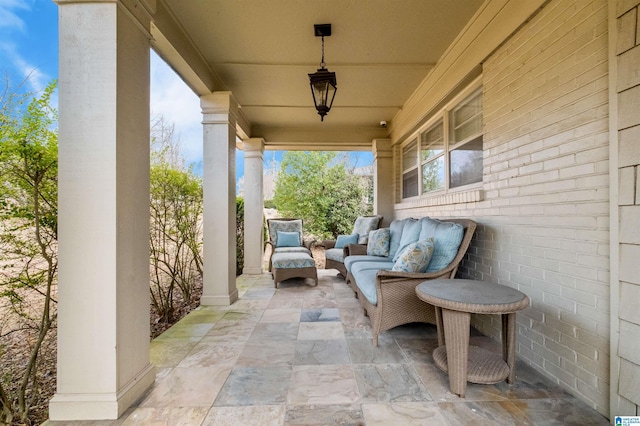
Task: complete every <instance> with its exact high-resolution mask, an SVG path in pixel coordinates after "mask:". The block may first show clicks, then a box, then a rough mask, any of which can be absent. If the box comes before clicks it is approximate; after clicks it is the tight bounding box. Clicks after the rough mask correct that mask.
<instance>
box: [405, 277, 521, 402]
mask: <svg viewBox="0 0 640 426" xmlns="http://www.w3.org/2000/svg"><path fill="white" fill-rule="evenodd" d="M416 295H417V296H418V298H419V299H420V300H423V301H424V302H427V303H429V304H431V305H433V306H435V308H436V323H437V327H438V346H439V347H438V348H437V349H436V350H435V351H433V359H434V361H435V363H436V365H437V366H438V367H440V368H441V369H442V370H443V371H445V372H447V373H448V374H449V387H450V389H451V392H453V393H455V394H457V395H460V396H461V397H464V393H465V391H466V388H467V381H470V382H472V383H483V384H489V383H498V382H501V381H503V380H505V379H506V380H507V383H513V382H514V380H515V356H516V354H515V352H516V348H515V340H516V339H515V334H516V333H515V330H516V311H519V310H521V309H524V308H526V307H527V306H529V298H528V297H527V296H526V295H525V294H524V293H522V292H520V291H518V290H516V289H514V288H511V287H506V286H503V285H498V284H491V283H487V282H484V281H475V280H463V279H437V280H430V281H425V282H423V283H421V284H419V285H418V286H417V287H416ZM472 313H473V314H499V315H502V357H500V356H498V355H496V354H494V353H492V352H490V351H487V350H485V349H482V348H478V347H471V348H470V347H469V327H470V323H471V314H472Z"/></svg>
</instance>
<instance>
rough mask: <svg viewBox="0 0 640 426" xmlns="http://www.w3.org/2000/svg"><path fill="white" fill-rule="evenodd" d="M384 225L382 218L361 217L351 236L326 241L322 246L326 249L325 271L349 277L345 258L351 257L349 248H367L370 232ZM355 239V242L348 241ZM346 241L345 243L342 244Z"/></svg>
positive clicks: (340, 236) (357, 220)
mask: <svg viewBox="0 0 640 426" xmlns="http://www.w3.org/2000/svg"><path fill="white" fill-rule="evenodd" d="M381 223H382V216H379V215H376V216H359V217H358V218H356V220H355V223H354V225H353V233H352V234H351V235H339V236H338V238H337V239H336V240H324V241H323V242H322V246H324V249H325V266H324V269H337V270H338V272H339V273H340V275H342V276H343V277H346V276H347V269H346V268H345V267H344V258H345V257H346V256H348V255H349V247H350V246H351V245H354V244H358V245H363V246H364V247H365V248H366V246H367V242H368V238H369V232H370V231H373V230H375V229H378V227H379V226H380V224H381ZM351 237H353V239H354V241H353V242H349V241H348V240H349V239H350V238H351ZM341 240H344V241H345V243H343V244H342V243H341Z"/></svg>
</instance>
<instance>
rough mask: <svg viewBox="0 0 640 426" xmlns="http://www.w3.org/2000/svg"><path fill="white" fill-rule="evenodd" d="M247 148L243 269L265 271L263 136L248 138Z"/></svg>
mask: <svg viewBox="0 0 640 426" xmlns="http://www.w3.org/2000/svg"><path fill="white" fill-rule="evenodd" d="M243 151H244V187H245V190H244V269H243V270H242V273H243V274H253V275H257V274H262V264H263V259H262V258H263V253H264V252H263V250H262V249H263V246H264V236H263V231H262V229H263V224H264V219H263V210H262V208H263V205H264V202H263V193H262V175H263V154H264V139H257V138H256V139H249V140H246V141H244V143H243Z"/></svg>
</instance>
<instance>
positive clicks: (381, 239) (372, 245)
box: [367, 228, 391, 257]
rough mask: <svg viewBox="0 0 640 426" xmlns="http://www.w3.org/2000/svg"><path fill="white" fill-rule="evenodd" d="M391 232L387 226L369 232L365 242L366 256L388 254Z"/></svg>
mask: <svg viewBox="0 0 640 426" xmlns="http://www.w3.org/2000/svg"><path fill="white" fill-rule="evenodd" d="M390 240H391V234H390V233H389V228H381V229H377V230H375V231H370V232H369V242H368V243H367V256H383V257H387V256H389V241H390Z"/></svg>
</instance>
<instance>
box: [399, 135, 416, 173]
mask: <svg viewBox="0 0 640 426" xmlns="http://www.w3.org/2000/svg"><path fill="white" fill-rule="evenodd" d="M416 164H418V143H417V142H416V141H413V142H411V143H410V144H409V145H407V146H405V147H404V149H403V150H402V170H407V169H410V168H411V167H414V166H415V165H416Z"/></svg>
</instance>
